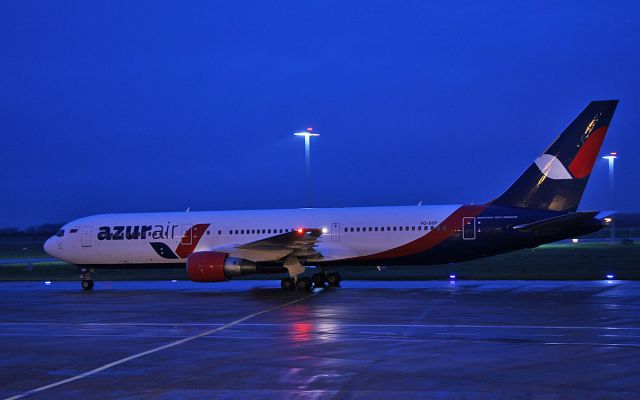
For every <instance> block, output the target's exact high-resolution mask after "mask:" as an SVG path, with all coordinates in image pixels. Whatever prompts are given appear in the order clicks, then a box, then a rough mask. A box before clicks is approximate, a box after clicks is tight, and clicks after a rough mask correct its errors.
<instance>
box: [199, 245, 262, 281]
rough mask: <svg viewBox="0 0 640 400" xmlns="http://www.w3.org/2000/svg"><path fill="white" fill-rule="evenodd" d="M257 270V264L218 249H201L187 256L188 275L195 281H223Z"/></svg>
mask: <svg viewBox="0 0 640 400" xmlns="http://www.w3.org/2000/svg"><path fill="white" fill-rule="evenodd" d="M255 272H256V264H255V263H254V262H252V261H249V260H245V259H242V258H235V257H229V255H228V254H227V253H220V252H217V251H199V252H196V253H192V254H191V255H190V256H189V257H188V258H187V275H188V276H189V279H191V280H192V281H194V282H222V281H226V280H228V279H229V278H231V277H233V276H240V275H248V274H253V273H255Z"/></svg>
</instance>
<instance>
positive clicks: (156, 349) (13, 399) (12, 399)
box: [5, 291, 322, 400]
mask: <svg viewBox="0 0 640 400" xmlns="http://www.w3.org/2000/svg"><path fill="white" fill-rule="evenodd" d="M320 293H322V291H317V292H314V293H311V294H310V295H308V296H305V297H302V298H299V299H296V300H293V301H290V302H288V303H284V304H280V305H279V306H275V307H271V308H267V309H266V310H262V311H258V312H256V313H253V314H250V315H247V316H245V317H242V318H240V319H237V320H235V321H233V322H229V323H228V324H225V325H222V326H219V327H217V328H214V329H211V330H208V331H206V332H202V333H200V334H197V335H194V336H189V337H187V338H184V339H181V340H176V341H175V342H171V343H168V344H165V345H162V346H158V347H154V348H153V349H150V350H147V351H143V352H141V353H137V354H134V355H131V356H129V357H125V358H121V359H120V360H117V361H114V362H110V363H108V364H105V365H102V366H100V367H98V368H94V369H92V370H90V371H87V372H83V373H82V374H79V375H76V376H72V377H71V378H67V379H63V380H61V381H58V382H54V383H51V384H48V385H45V386H40V387H38V388H35V389H31V390H28V391H26V392H24V393H20V394H17V395H15V396H11V397H7V398H6V399H5V400H16V399H22V398H25V397H27V396H31V395H34V394H37V393H40V392H44V391H45V390H48V389H53V388H55V387H58V386H61V385H64V384H66V383H70V382H74V381H77V380H79V379H83V378H86V377H88V376H91V375H95V374H97V373H98V372H102V371H104V370H107V369H109V368H113V367H115V366H117V365H120V364H124V363H126V362H129V361H131V360H135V359H137V358H140V357H144V356H147V355H149V354H153V353H157V352H159V351H162V350H166V349H170V348H172V347H175V346H179V345H181V344H183V343H187V342H190V341H192V340H195V339H198V338H201V337H204V336H208V335H211V334H214V333H216V332H220V331H222V330H225V329H227V328H231V327H232V326H235V325H238V324H240V323H241V322H243V321H246V320H248V319H251V318H255V317H257V316H259V315H262V314H266V313H268V312H271V311H275V310H278V309H280V308H284V307H286V306H290V305H292V304H296V303H299V302H301V301H303V300H306V299H308V298H311V297H313V296H316V295H318V294H320Z"/></svg>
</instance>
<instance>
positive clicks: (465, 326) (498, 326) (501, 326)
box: [0, 292, 640, 331]
mask: <svg viewBox="0 0 640 400" xmlns="http://www.w3.org/2000/svg"><path fill="white" fill-rule="evenodd" d="M317 293H320V292H317ZM314 294H315V293H314ZM5 325H14V326H15V325H18V326H20V325H74V326H175V327H179V326H224V325H225V324H224V323H209V324H207V323H170V322H168V323H167V322H161V323H153V322H140V323H138V322H78V323H66V322H0V326H5ZM236 325H239V326H289V325H291V324H288V323H263V324H257V323H256V324H251V323H249V324H236ZM336 325H337V326H338V327H347V328H425V329H429V328H461V329H477V328H481V329H577V330H580V329H585V330H590V329H603V330H621V331H624V330H631V331H633V330H636V331H637V330H640V327H636V326H581V325H577V326H571V325H504V324H496V325H489V324H478V325H473V324H342V323H338V324H336Z"/></svg>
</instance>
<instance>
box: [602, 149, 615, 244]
mask: <svg viewBox="0 0 640 400" xmlns="http://www.w3.org/2000/svg"><path fill="white" fill-rule="evenodd" d="M602 158H604V159H605V160H608V161H609V194H610V196H611V209H612V210H615V207H616V201H615V200H616V198H615V191H614V190H613V182H614V181H613V167H614V161H615V160H616V158H618V153H616V152H615V151H614V152H611V153H609V155H608V156H604V157H602ZM609 232H610V234H611V236H610V237H611V241H614V240H615V238H616V222H615V218H612V219H611V222H610V231H609Z"/></svg>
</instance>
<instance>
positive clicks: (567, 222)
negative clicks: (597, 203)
mask: <svg viewBox="0 0 640 400" xmlns="http://www.w3.org/2000/svg"><path fill="white" fill-rule="evenodd" d="M598 213H599V211H585V212H575V213H571V214H565V215H561V216H559V217H553V218H547V219H542V220H540V221H535V222H531V223H528V224H522V225H516V226H514V227H513V229H515V230H517V231H521V232H534V233H540V234H553V233H556V232H563V231H568V230H570V229H571V228H573V227H575V226H579V225H583V224H584V223H585V222H589V221H592V220H593V219H594V218H595V217H596V215H597V214H598Z"/></svg>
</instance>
